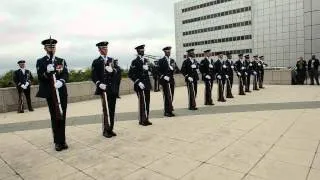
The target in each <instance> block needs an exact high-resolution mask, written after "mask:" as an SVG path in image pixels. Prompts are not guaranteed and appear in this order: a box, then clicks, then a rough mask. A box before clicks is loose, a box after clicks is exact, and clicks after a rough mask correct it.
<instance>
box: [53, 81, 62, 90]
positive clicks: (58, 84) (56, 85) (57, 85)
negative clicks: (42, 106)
mask: <svg viewBox="0 0 320 180" xmlns="http://www.w3.org/2000/svg"><path fill="white" fill-rule="evenodd" d="M62 85H63V83H62V82H61V81H59V80H57V81H56V83H55V84H54V87H55V88H56V89H59V88H61V87H62Z"/></svg>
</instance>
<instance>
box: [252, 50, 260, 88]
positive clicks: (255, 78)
mask: <svg viewBox="0 0 320 180" xmlns="http://www.w3.org/2000/svg"><path fill="white" fill-rule="evenodd" d="M252 75H253V85H252V86H253V90H255V91H259V88H258V80H259V76H260V74H259V63H258V55H255V56H253V61H252Z"/></svg>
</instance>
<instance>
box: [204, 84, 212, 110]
mask: <svg viewBox="0 0 320 180" xmlns="http://www.w3.org/2000/svg"><path fill="white" fill-rule="evenodd" d="M212 82H213V81H212V80H205V81H204V85H205V90H204V104H205V105H208V104H212Z"/></svg>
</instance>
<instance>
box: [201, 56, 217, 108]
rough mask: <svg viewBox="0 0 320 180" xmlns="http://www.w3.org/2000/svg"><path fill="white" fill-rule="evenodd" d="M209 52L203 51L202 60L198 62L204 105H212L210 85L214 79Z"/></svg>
mask: <svg viewBox="0 0 320 180" xmlns="http://www.w3.org/2000/svg"><path fill="white" fill-rule="evenodd" d="M210 56H211V50H205V51H204V57H205V58H204V59H203V60H201V62H200V68H199V69H200V72H201V74H202V80H203V82H204V85H205V91H204V104H205V105H214V104H213V101H212V83H213V78H214V66H213V64H212V62H211V60H212V59H210Z"/></svg>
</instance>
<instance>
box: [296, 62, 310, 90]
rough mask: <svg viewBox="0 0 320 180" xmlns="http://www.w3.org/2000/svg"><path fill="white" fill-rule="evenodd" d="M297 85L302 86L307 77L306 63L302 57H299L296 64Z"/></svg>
mask: <svg viewBox="0 0 320 180" xmlns="http://www.w3.org/2000/svg"><path fill="white" fill-rule="evenodd" d="M296 68H297V84H300V85H303V84H304V81H305V80H306V77H307V61H305V60H304V59H303V57H299V58H298V61H297V64H296Z"/></svg>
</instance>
